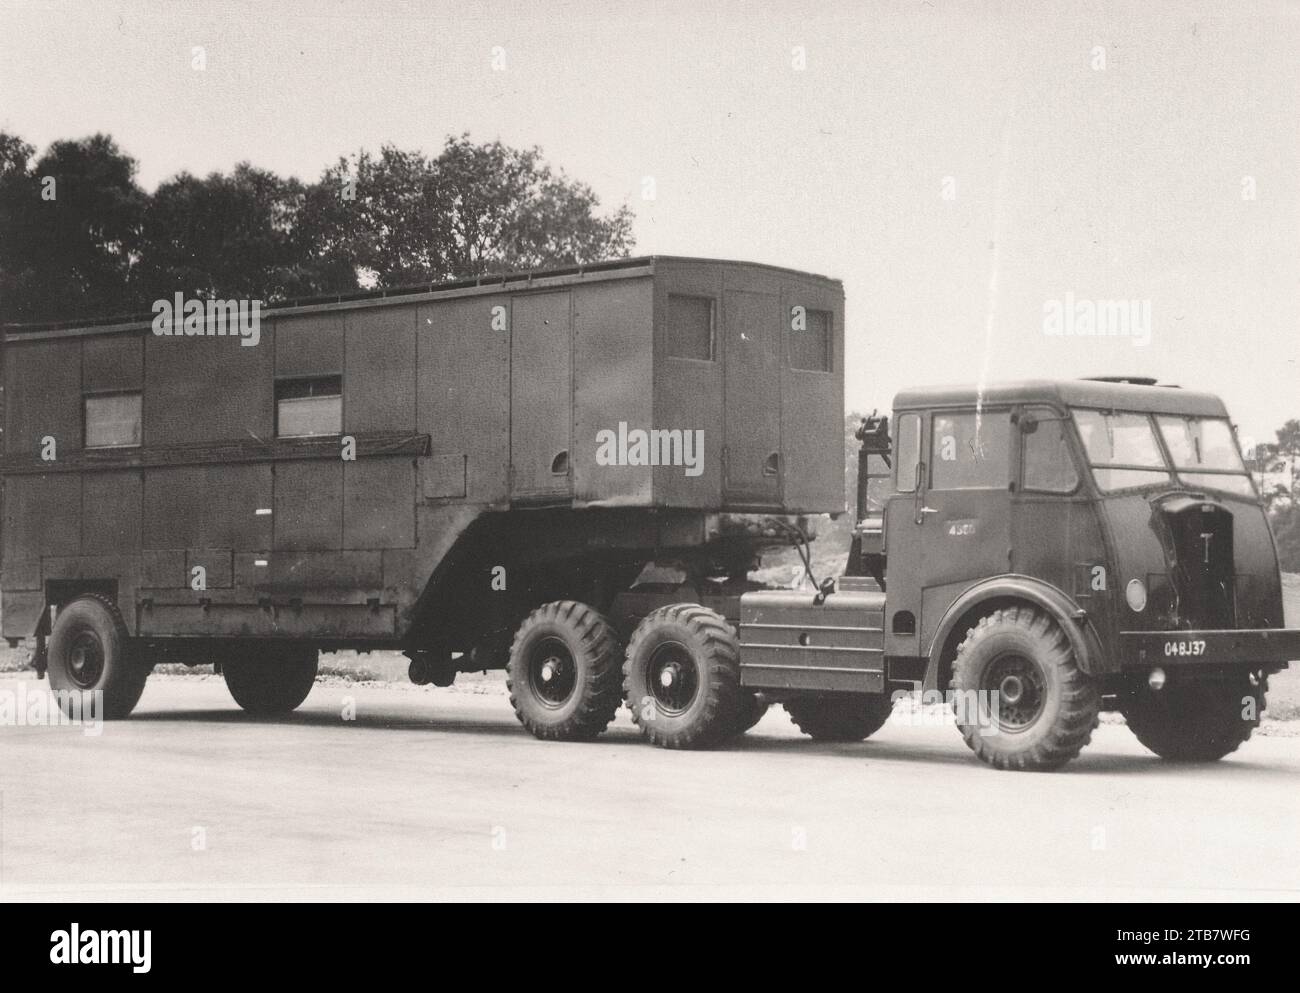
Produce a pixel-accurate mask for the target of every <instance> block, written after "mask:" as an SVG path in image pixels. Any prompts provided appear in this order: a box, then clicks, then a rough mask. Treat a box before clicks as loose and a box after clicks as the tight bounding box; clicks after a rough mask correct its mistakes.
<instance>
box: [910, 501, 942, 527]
mask: <svg viewBox="0 0 1300 993" xmlns="http://www.w3.org/2000/svg"><path fill="white" fill-rule="evenodd" d="M937 513H939V510H938V508H937V507H927V506H925V505H924V504H922V505H921V506H920V507H917V508H916V518H915V520H916V523H917V524H924V523H925V515H926V514H937Z"/></svg>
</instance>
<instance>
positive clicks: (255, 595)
mask: <svg viewBox="0 0 1300 993" xmlns="http://www.w3.org/2000/svg"><path fill="white" fill-rule="evenodd" d="M180 304H181V301H179V300H178V301H177V305H178V314H177V317H176V322H175V324H169V323H168V322H167V321H165V320H163V319H162V318H160V317H158V316H157V313H155V315H154V316H152V317H150V318H142V319H135V320H126V321H116V322H112V323H109V324H84V323H82V324H63V325H41V326H26V327H9V328H7V329H6V331H5V337H4V359H5V361H4V378H5V393H6V397H7V402H6V408H5V432H4V457H3V467H2V468H0V473H2V475H3V487H4V489H3V500H4V531H3V549H2V554H3V559H2V561H0V596H2V597H3V628H4V630H3V633H4V635H5V636H6V637H7V638H10V639H15V638H26V637H32V636H36V637H38V638H40V639H43V638H44V637H45V636H46V635H47V634H49V633H50V631H51V624H52V623H53V618H56V617H57V614H58V611H59V609H60V608H61V607H62V606H64V605H66V604H69V603H71V602H72V601H73V600H75V599H76V598H77V597H79V596H82V595H86V594H89V595H94V596H98V597H100V598H103V599H104V600H106V601H109V602H111V603H112V604H113V605H114V608H115V610H116V612H117V613H118V614H119V615H120V621H121V625H122V632H123V634H124V636H125V637H127V638H129V639H131V644H132V646H134V649H135V651H136V654H137V655H138V656H139V657H140V658H142V659H143V660H144V664H147V663H148V662H149V661H150V660H155V659H157V658H161V657H166V656H167V654H168V652H169V651H170V650H172V649H178V648H179V649H183V650H184V652H185V653H188V654H187V656H186V658H187V660H188V659H189V658H192V657H193V656H194V652H195V651H196V650H197V651H199V653H200V655H202V656H203V659H202V660H204V661H214V660H215V661H218V662H220V661H221V660H222V659H223V658H229V657H231V653H232V652H234V651H239V650H241V649H240V646H241V645H242V646H248V645H252V644H263V643H299V644H301V645H304V646H312V647H313V648H337V647H356V648H368V647H389V648H402V649H405V650H408V651H410V652H412V653H417V654H422V657H423V658H425V659H426V660H427V661H429V662H430V664H431V665H432V666H433V667H434V669H437V670H438V671H439V673H440V674H445V673H444V672H443V670H445V669H446V668H447V665H449V664H450V663H448V662H447V661H446V660H447V658H448V656H456V657H458V658H460V659H461V660H462V662H461V664H462V665H464V666H468V665H470V664H471V662H470V656H471V655H473V660H472V664H473V665H474V667H476V668H483V667H487V666H495V665H501V664H504V661H505V653H506V650H507V648H508V645H509V640H510V635H511V633H513V630H514V629H515V627H516V626H517V624H518V623H519V620H520V618H521V617H522V616H525V615H527V613H528V612H529V611H531V610H532V609H534V608H536V607H537V606H539V605H540V604H542V603H545V602H548V601H554V600H559V599H563V598H570V599H574V600H578V601H581V602H583V603H587V604H592V605H594V606H595V607H596V608H598V609H600V610H609V609H610V608H611V606H612V605H613V603H614V601H615V599H616V598H617V597H618V596H619V595H620V594H622V593H625V592H627V591H628V590H629V589H630V588H631V586H632V585H633V582H634V580H635V579H636V577H637V576H638V575H639V574H640V573H641V572H642V571H643V570H644V569H645V568H646V566H647V564H648V563H651V562H654V561H656V560H664V561H668V562H671V563H672V564H673V565H674V567H676V568H677V569H678V572H679V573H680V574H685V575H686V576H687V577H688V580H689V581H690V582H695V583H698V582H700V581H702V578H703V577H705V576H707V575H715V574H719V573H726V574H731V575H736V576H740V575H743V573H744V571H745V569H746V568H747V566H748V565H749V564H752V561H753V557H754V554H755V550H756V549H757V548H758V547H760V546H761V545H762V543H763V542H764V541H767V542H769V543H770V542H771V540H772V535H773V534H774V532H773V531H772V529H771V528H770V527H766V526H765V527H757V526H756V525H755V521H756V520H758V519H759V518H761V517H762V516H764V515H778V516H781V517H783V518H786V519H789V520H794V521H795V522H798V520H799V519H800V517H801V515H809V514H821V513H838V512H840V511H842V509H843V468H842V448H841V440H840V438H841V424H842V416H843V348H844V337H843V334H844V324H843V322H844V298H843V290H842V287H841V285H840V284H839V283H838V282H837V281H834V280H830V279H826V278H824V277H819V276H814V275H810V274H806V273H800V272H795V271H793V270H787V269H780V268H776V267H771V266H763V265H753V264H745V263H736V262H724V261H712V260H697V259H683V258H669V257H654V258H641V259H629V260H622V261H618V262H613V263H605V264H601V265H595V266H590V267H575V268H570V269H563V270H554V271H548V272H534V273H526V274H512V275H506V276H499V277H484V278H482V279H479V280H471V281H465V282H460V283H453V284H443V285H437V286H430V287H422V288H415V289H408V290H401V291H385V292H379V293H368V294H357V295H355V296H354V297H351V298H347V297H340V298H332V299H328V300H316V301H307V302H303V303H295V304H286V305H280V306H274V307H270V308H267V309H266V310H264V311H262V312H261V315H260V328H259V331H258V334H257V335H256V343H255V344H254V343H253V341H252V340H250V339H249V338H247V337H234V336H230V335H224V334H216V333H213V329H212V322H211V320H210V317H211V311H210V309H209V311H208V316H209V321H208V323H207V324H205V325H203V326H202V328H199V327H194V328H187V327H185V326H183V325H182V324H181V322H180V317H179V305H180ZM756 515H757V516H756Z"/></svg>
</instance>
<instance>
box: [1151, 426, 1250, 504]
mask: <svg viewBox="0 0 1300 993" xmlns="http://www.w3.org/2000/svg"><path fill="white" fill-rule="evenodd" d="M1156 423H1157V424H1159V425H1160V434H1161V435H1162V436H1163V437H1164V439H1165V446H1166V447H1167V448H1168V449H1169V455H1170V457H1172V458H1173V460H1174V468H1175V469H1176V470H1177V471H1178V476H1179V478H1180V479H1182V480H1183V482H1185V483H1187V484H1188V485H1189V486H1197V487H1206V488H1208V489H1215V490H1226V491H1228V492H1229V493H1239V494H1242V495H1243V496H1249V495H1251V494H1253V493H1254V492H1255V491H1254V486H1253V485H1252V483H1251V481H1250V476H1249V475H1248V474H1247V473H1246V467H1245V465H1244V464H1243V463H1242V461H1241V452H1240V451H1239V450H1238V449H1237V442H1236V440H1235V439H1234V438H1233V436H1232V428H1231V426H1230V425H1229V424H1228V422H1227V421H1226V420H1223V419H1222V418H1218V417H1172V416H1160V417H1157V418H1156Z"/></svg>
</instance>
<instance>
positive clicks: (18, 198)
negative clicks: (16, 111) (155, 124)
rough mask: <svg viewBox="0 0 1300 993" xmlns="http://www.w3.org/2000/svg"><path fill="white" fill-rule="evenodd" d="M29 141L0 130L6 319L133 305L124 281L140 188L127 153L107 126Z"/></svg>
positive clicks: (134, 246)
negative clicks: (37, 145) (45, 141)
mask: <svg viewBox="0 0 1300 993" xmlns="http://www.w3.org/2000/svg"><path fill="white" fill-rule="evenodd" d="M32 151H33V150H32V148H31V146H30V145H27V144H26V143H24V142H22V141H21V140H20V139H17V138H14V137H13V136H12V135H4V136H3V138H0V157H3V165H2V166H0V201H3V206H0V226H2V227H0V243H3V244H4V246H5V248H4V252H3V256H0V259H2V262H0V264H2V265H3V267H4V283H5V288H6V290H7V292H6V295H5V301H4V305H3V311H4V316H5V319H7V320H25V321H38V320H54V319H59V318H72V317H82V316H91V315H95V316H108V315H114V314H121V313H125V312H128V311H131V310H135V309H138V308H139V303H140V301H139V300H137V299H136V298H134V296H133V294H132V292H131V289H130V287H129V285H128V284H129V276H130V272H131V268H132V266H133V265H134V264H135V262H136V261H137V258H138V254H137V252H138V235H139V229H140V218H141V215H142V212H143V210H144V206H145V202H146V196H145V194H144V192H143V191H142V190H141V189H140V187H139V186H137V185H136V182H135V172H136V164H135V160H134V159H132V158H131V157H130V156H128V155H126V154H124V153H123V152H122V151H121V150H120V149H119V148H118V147H117V144H116V143H115V142H114V141H113V139H112V138H110V137H108V136H107V135H102V134H97V135H94V136H93V137H90V138H83V139H80V140H77V141H56V142H54V143H53V144H52V145H50V147H49V148H48V149H47V150H46V152H45V154H44V155H43V156H41V158H40V159H38V160H37V161H36V162H35V163H34V164H31V165H30V166H28V164H27V160H28V159H29V158H30V155H31V154H32Z"/></svg>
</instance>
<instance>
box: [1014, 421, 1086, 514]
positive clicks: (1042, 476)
mask: <svg viewBox="0 0 1300 993" xmlns="http://www.w3.org/2000/svg"><path fill="white" fill-rule="evenodd" d="M1025 416H1026V419H1027V420H1026V424H1027V425H1031V426H1032V430H1028V431H1026V432H1025V433H1024V434H1023V435H1022V436H1021V437H1022V438H1023V439H1024V440H1023V441H1022V442H1021V453H1022V459H1023V462H1024V473H1025V474H1024V483H1023V485H1024V488H1025V489H1027V490H1036V491H1038V492H1039V493H1073V492H1074V488H1075V487H1076V486H1078V485H1079V473H1078V471H1077V470H1076V469H1075V468H1074V459H1073V458H1072V457H1071V456H1070V440H1069V435H1068V434H1067V432H1066V430H1065V421H1064V420H1062V419H1061V418H1060V417H1059V416H1057V415H1056V413H1055V412H1053V411H1052V410H1050V409H1047V408H1044V409H1041V410H1039V409H1031V410H1029V411H1027V412H1026V415H1025Z"/></svg>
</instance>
